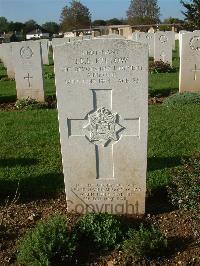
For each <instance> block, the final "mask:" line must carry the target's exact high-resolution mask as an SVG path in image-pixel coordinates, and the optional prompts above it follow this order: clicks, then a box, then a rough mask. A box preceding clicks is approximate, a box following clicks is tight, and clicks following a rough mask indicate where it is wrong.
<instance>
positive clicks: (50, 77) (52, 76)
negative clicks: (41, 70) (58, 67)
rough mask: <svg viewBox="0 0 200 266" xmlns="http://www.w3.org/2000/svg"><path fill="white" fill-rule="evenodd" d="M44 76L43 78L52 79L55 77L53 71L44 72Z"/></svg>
mask: <svg viewBox="0 0 200 266" xmlns="http://www.w3.org/2000/svg"><path fill="white" fill-rule="evenodd" d="M44 78H45V79H54V78H55V75H54V73H49V72H48V73H45V74H44Z"/></svg>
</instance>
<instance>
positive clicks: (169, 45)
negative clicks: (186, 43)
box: [132, 31, 175, 65]
mask: <svg viewBox="0 0 200 266" xmlns="http://www.w3.org/2000/svg"><path fill="white" fill-rule="evenodd" d="M132 39H133V40H134V41H136V42H141V43H145V44H147V45H148V46H149V56H150V57H153V58H154V61H160V60H161V61H163V62H165V63H169V64H170V65H172V50H175V32H173V31H165V32H162V31H157V32H155V33H147V32H140V31H137V32H134V33H133V36H132Z"/></svg>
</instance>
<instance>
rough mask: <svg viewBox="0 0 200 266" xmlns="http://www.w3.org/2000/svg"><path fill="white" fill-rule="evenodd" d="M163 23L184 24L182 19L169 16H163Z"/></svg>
mask: <svg viewBox="0 0 200 266" xmlns="http://www.w3.org/2000/svg"><path fill="white" fill-rule="evenodd" d="M163 23H164V24H184V21H183V20H181V19H179V18H172V17H169V18H165V19H164V20H163Z"/></svg>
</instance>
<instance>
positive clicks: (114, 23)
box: [107, 18, 123, 25]
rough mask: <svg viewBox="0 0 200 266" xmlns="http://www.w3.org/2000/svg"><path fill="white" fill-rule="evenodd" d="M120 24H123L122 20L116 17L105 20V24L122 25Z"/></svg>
mask: <svg viewBox="0 0 200 266" xmlns="http://www.w3.org/2000/svg"><path fill="white" fill-rule="evenodd" d="M122 24H123V22H122V20H120V19H118V18H111V19H109V20H107V25H122Z"/></svg>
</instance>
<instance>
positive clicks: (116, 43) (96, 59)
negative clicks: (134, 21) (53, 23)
mask: <svg viewBox="0 0 200 266" xmlns="http://www.w3.org/2000/svg"><path fill="white" fill-rule="evenodd" d="M54 60H55V61H54V64H55V65H54V67H55V77H56V93H57V105H58V117H59V128H60V139H61V152H62V161H63V169H64V178H65V190H66V197H67V205H68V211H75V212H80V213H82V212H83V213H88V212H108V213H113V214H119V213H121V214H143V213H144V212H145V191H146V164H147V128H148V126H147V123H148V122H147V120H148V105H147V98H148V47H147V45H144V44H140V43H135V42H133V41H128V40H123V39H93V40H89V41H88V40H83V41H78V42H74V43H66V44H64V45H61V46H55V48H54Z"/></svg>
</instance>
